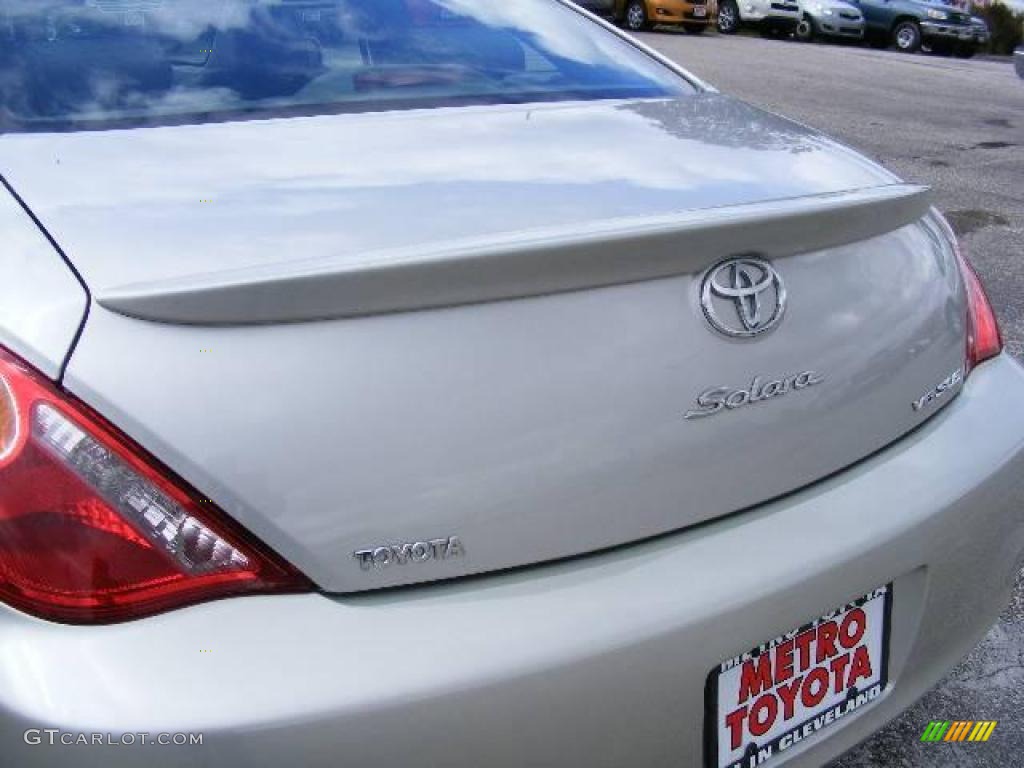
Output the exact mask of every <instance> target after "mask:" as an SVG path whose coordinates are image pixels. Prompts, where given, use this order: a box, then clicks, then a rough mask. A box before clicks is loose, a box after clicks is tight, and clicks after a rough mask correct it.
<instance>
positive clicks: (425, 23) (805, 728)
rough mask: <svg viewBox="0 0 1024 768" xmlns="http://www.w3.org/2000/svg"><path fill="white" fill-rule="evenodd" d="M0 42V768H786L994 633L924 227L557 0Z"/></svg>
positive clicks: (982, 468) (1011, 495) (988, 533)
mask: <svg viewBox="0 0 1024 768" xmlns="http://www.w3.org/2000/svg"><path fill="white" fill-rule="evenodd" d="M0 18H2V19H3V20H4V21H3V26H2V27H0V34H2V35H3V36H4V39H5V44H4V46H3V47H2V48H0V185H2V188H0V229H2V232H3V242H4V247H3V248H2V249H0V649H2V652H0V754H2V756H3V763H4V764H5V765H12V766H13V765H16V766H19V768H24V767H29V766H50V767H53V766H63V765H67V766H74V767H75V768H82V767H83V766H84V767H88V766H104V767H105V768H106V767H108V766H137V765H140V764H145V765H147V766H149V767H150V768H162V767H164V766H167V767H170V766H175V767H177V768H180V767H181V766H210V765H217V766H245V767H247V768H248V767H251V766H268V767H269V766H274V768H277V767H278V766H281V765H301V766H331V767H332V768H333V767H334V766H339V765H345V766H360V765H374V766H381V767H386V768H398V767H404V766H412V765H424V766H446V768H481V767H484V766H485V767H486V768H520V767H521V766H549V765H562V766H580V767H585V768H623V766H629V767H630V768H643V767H644V766H658V767H659V768H660V767H661V766H668V765H674V766H675V765H678V766H707V767H708V768H737V766H740V765H743V766H746V765H750V764H752V763H757V764H759V765H768V766H775V765H779V766H782V765H786V766H807V767H809V766H820V765H822V764H823V763H825V762H827V761H828V760H830V759H832V758H833V757H835V756H836V755H838V754H839V753H841V752H843V751H844V750H846V749H848V748H849V747H851V746H852V745H854V744H855V743H857V742H858V741H860V740H862V739H864V738H866V737H868V736H869V735H870V734H872V733H873V732H874V731H875V730H877V729H878V728H879V727H881V726H882V725H883V724H884V723H886V722H887V721H889V720H890V719H891V718H893V717H895V716H896V715H897V714H898V713H900V712H901V711H902V710H903V709H904V708H906V707H907V706H908V705H910V704H911V703H912V702H913V701H914V700H915V699H917V698H918V697H919V696H921V695H922V694H923V693H924V692H925V691H927V690H928V689H929V688H931V687H932V686H933V685H934V684H935V683H936V681H938V680H939V679H940V678H941V677H942V676H943V675H944V674H945V673H946V672H947V670H949V669H950V667H951V666H953V665H954V664H955V663H956V662H957V661H958V660H959V659H960V658H961V657H962V656H963V655H964V654H965V653H967V652H968V651H969V650H970V649H971V648H973V647H974V645H975V644H976V643H977V641H978V640H979V638H980V637H981V636H982V635H983V634H984V633H985V631H986V630H987V628H988V627H989V626H990V625H991V623H992V622H993V621H994V619H995V618H996V617H997V616H998V614H999V612H1000V611H1001V609H1002V608H1003V606H1004V605H1005V603H1006V601H1007V599H1008V596H1009V594H1010V591H1011V587H1012V584H1013V581H1014V577H1015V575H1016V573H1017V572H1018V570H1019V567H1020V564H1021V555H1022V552H1024V524H1022V523H1024V409H1022V408H1021V407H1020V405H1019V404H1020V402H1021V401H1022V398H1024V370H1022V368H1021V367H1020V366H1019V365H1018V364H1017V363H1016V362H1014V361H1013V360H1012V359H1011V358H1010V357H1009V356H1008V355H1007V354H1005V353H1003V352H1002V344H1001V340H1000V335H999V330H998V327H997V325H996V320H995V316H994V314H993V312H992V308H991V306H990V305H989V303H988V300H987V299H986V297H985V293H984V291H983V290H982V287H981V285H980V283H979V282H978V279H977V277H976V276H975V275H974V272H973V271H972V269H971V268H970V266H969V265H968V262H967V261H966V260H965V258H964V256H963V254H961V252H960V250H959V246H958V244H957V240H956V238H955V236H954V235H953V233H952V231H951V230H950V228H949V227H948V225H947V224H946V222H945V220H944V219H943V217H942V215H941V214H940V213H939V212H938V211H936V210H935V209H934V208H933V207H932V206H931V204H930V202H929V195H928V191H927V190H926V189H924V188H922V187H920V186H917V185H914V184H908V183H905V182H903V181H901V180H900V179H898V178H896V177H895V176H893V175H892V174H891V173H889V172H888V171H886V170H884V169H883V168H881V167H879V166H878V165H876V164H875V163H873V162H871V161H870V160H868V159H866V158H864V157H862V156H860V155H858V154H857V153H855V152H853V151H852V150H850V149H849V148H847V147H845V146H843V145H841V144H838V143H836V142H834V141H832V140H830V139H828V138H827V137H825V136H822V135H820V134H818V133H816V132H814V131H812V130H810V129H808V128H806V127H803V126H800V125H798V124H795V123H793V122H790V121H788V120H786V119H783V118H781V117H777V116H774V115H771V114H767V113H765V112H762V111H760V110H758V109H755V108H753V107H750V106H748V105H746V104H743V103H741V102H739V101H736V100H734V99H731V98H729V97H727V96H724V95H721V94H719V93H717V92H716V91H715V90H714V89H712V88H710V87H709V86H706V85H705V84H703V83H702V82H700V81H699V80H698V79H696V78H694V77H692V76H691V75H689V74H687V73H686V72H683V71H680V70H678V69H676V68H674V67H673V66H671V65H669V64H668V63H666V62H665V61H664V60H662V59H660V58H659V57H658V56H657V55H656V54H654V53H652V52H651V51H649V50H648V49H646V48H644V47H643V46H641V45H639V44H638V43H636V42H635V41H633V40H632V39H631V38H629V37H626V36H624V35H623V34H622V33H619V32H617V31H615V30H614V29H612V28H611V27H610V26H609V25H607V24H604V23H603V22H600V21H597V20H595V18H594V17H593V16H591V15H589V14H586V13H585V12H583V11H581V10H579V9H577V8H575V7H573V6H571V5H569V4H568V3H562V2H557V1H556V0H516V2H514V3H484V2H474V1H473V0H315V1H314V0H309V1H308V2H306V1H305V0H288V1H287V2H285V1H284V0H281V1H280V2H274V1H269V0H268V1H262V2H251V1H250V0H220V1H217V0H203V2H198V1H195V2H193V1H192V0H185V1H183V2H178V3H171V2H166V3H161V2H145V3H143V2H137V3H128V2H124V3H115V2H96V3H86V4H82V3H79V2H73V1H72V0H43V1H42V2H40V0H32V1H31V2H28V1H27V0H0ZM151 745H152V746H151Z"/></svg>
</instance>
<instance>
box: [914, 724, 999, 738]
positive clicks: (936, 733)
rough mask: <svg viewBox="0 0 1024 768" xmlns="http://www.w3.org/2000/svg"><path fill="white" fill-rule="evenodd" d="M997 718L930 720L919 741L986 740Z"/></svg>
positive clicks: (994, 726) (994, 727)
mask: <svg viewBox="0 0 1024 768" xmlns="http://www.w3.org/2000/svg"><path fill="white" fill-rule="evenodd" d="M998 722H999V721H998V720H978V721H977V722H975V721H974V720H953V721H952V722H951V721H949V720H932V721H931V722H930V723H928V727H927V728H925V729H924V733H923V734H921V741H988V738H989V736H991V735H992V731H994V730H995V729H996V724H997V723H998Z"/></svg>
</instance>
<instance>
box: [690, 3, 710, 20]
mask: <svg viewBox="0 0 1024 768" xmlns="http://www.w3.org/2000/svg"><path fill="white" fill-rule="evenodd" d="M693 15H694V16H695V17H697V18H698V19H700V18H703V17H705V16H707V15H708V9H707V8H706V7H704V6H703V5H697V6H694V8H693Z"/></svg>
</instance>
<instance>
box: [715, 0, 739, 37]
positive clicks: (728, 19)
mask: <svg viewBox="0 0 1024 768" xmlns="http://www.w3.org/2000/svg"><path fill="white" fill-rule="evenodd" d="M739 28H740V9H739V6H738V5H736V3H735V0H723V2H722V4H721V5H719V6H718V31H719V32H721V33H722V34H723V35H735V34H736V33H737V32H738V31H739Z"/></svg>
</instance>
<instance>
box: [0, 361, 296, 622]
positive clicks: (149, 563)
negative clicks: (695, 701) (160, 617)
mask: <svg viewBox="0 0 1024 768" xmlns="http://www.w3.org/2000/svg"><path fill="white" fill-rule="evenodd" d="M310 588H311V585H310V584H309V582H308V581H307V580H306V579H305V578H304V577H303V576H302V575H301V574H299V573H298V572H297V571H296V570H295V569H294V568H292V567H291V566H290V565H289V564H288V563H286V562H284V561H283V560H281V558H279V557H278V556H277V555H275V554H273V553H272V552H270V551H268V550H267V549H266V548H265V547H263V546H262V545H260V544H259V543H258V542H256V541H254V540H253V539H252V537H251V536H249V535H248V534H246V533H245V532H244V531H242V530H240V529H239V528H238V527H237V526H236V525H235V524H233V523H231V522H230V521H228V520H227V519H226V518H225V517H224V516H223V514H222V513H220V512H218V511H217V510H216V509H215V508H213V506H212V505H211V504H209V503H208V502H207V501H205V500H203V499H201V498H200V497H199V496H198V495H197V494H196V493H194V492H193V491H191V490H189V489H188V488H187V487H186V486H185V485H184V484H183V483H182V482H180V481H178V480H175V479H174V478H173V476H172V475H171V474H170V473H169V472H168V471H167V470H164V469H162V468H161V467H160V466H159V465H157V463H156V462H155V461H154V460H153V459H152V458H150V457H149V456H147V455H146V454H145V452H144V451H143V450H142V449H141V448H140V447H139V446H137V445H135V444H134V443H133V442H132V441H131V440H129V439H128V438H127V437H125V436H124V435H122V434H120V433H119V432H118V431H117V430H116V429H115V428H114V427H113V426H111V425H110V424H109V423H107V422H106V421H105V420H104V419H103V418H102V417H100V416H99V415H98V414H96V413H95V412H94V411H92V410H91V409H90V408H88V407H87V406H85V405H84V404H82V403H79V402H78V401H76V400H75V399H73V398H72V397H70V396H68V395H66V394H64V393H62V392H60V391H59V390H58V389H57V388H56V387H54V386H53V385H52V384H51V383H50V382H49V381H48V380H47V379H45V378H44V377H43V376H41V375H40V374H38V373H36V372H35V371H34V370H32V369H31V368H30V367H29V366H28V365H26V364H25V363H23V362H22V361H20V360H18V359H17V358H16V357H14V356H13V355H11V354H10V353H8V352H6V351H4V350H2V349H0V600H3V601H5V602H7V603H9V604H11V605H14V606H15V607H17V608H19V609H21V610H23V611H25V612H27V613H31V614H34V615H36V616H40V617H42V618H46V619H54V620H58V621H67V622H75V623H86V622H97V623H98V622H112V621H121V620H124V619H130V618H136V617H139V616H143V615H147V614H151V613H155V612H157V611H161V610H166V609H169V608H175V607H179V606H182V605H185V604H187V603H194V602H198V601H202V600H209V599H212V598H216V597H224V596H227V595H238V594H243V593H253V592H284V591H303V590H307V589H310Z"/></svg>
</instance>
